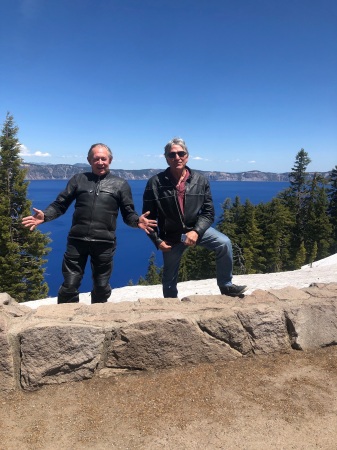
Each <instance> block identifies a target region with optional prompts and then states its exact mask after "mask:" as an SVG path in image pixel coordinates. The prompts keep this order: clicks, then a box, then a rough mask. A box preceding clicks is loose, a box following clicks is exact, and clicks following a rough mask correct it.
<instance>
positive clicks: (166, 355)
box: [0, 283, 337, 390]
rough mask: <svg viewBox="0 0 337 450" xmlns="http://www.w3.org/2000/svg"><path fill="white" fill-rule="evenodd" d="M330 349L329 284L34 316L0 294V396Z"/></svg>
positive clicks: (56, 308) (334, 327)
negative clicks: (49, 386) (111, 377)
mask: <svg viewBox="0 0 337 450" xmlns="http://www.w3.org/2000/svg"><path fill="white" fill-rule="evenodd" d="M336 344H337V283H330V284H315V285H312V286H310V287H309V288H304V289H295V288H290V287H289V288H284V289H279V290H269V291H262V290H258V291H254V292H253V294H252V295H249V296H246V297H245V298H244V299H231V298H230V297H224V296H221V295H215V296H214V295H213V296H204V295H199V296H198V295H195V296H191V297H185V298H184V299H182V300H181V301H180V300H177V299H163V298H158V299H140V300H138V301H137V302H122V303H105V304H95V305H85V304H81V303H77V304H68V305H67V304H66V305H49V306H40V307H39V308H38V309H36V310H32V309H30V308H29V307H27V306H25V305H24V304H19V303H17V302H16V301H15V300H13V299H12V298H11V297H10V296H9V295H8V294H0V389H1V390H13V389H25V390H35V389H38V388H39V387H41V386H43V385H47V384H58V383H65V382H71V381H80V380H84V379H88V378H92V377H95V376H102V375H103V374H104V375H105V376H108V375H110V374H113V373H116V372H117V373H119V372H120V373H122V372H125V371H137V370H138V371H140V370H154V369H163V368H167V367H173V366H182V365H188V364H200V363H205V362H207V363H215V362H224V361H229V360H232V359H234V358H242V357H252V356H258V355H260V354H265V353H274V352H291V351H301V350H302V351H306V350H310V349H317V348H320V347H326V346H329V345H336Z"/></svg>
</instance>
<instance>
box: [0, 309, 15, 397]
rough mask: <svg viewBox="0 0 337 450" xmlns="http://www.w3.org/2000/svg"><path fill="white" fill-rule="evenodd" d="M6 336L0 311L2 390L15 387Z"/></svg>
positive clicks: (11, 358)
mask: <svg viewBox="0 0 337 450" xmlns="http://www.w3.org/2000/svg"><path fill="white" fill-rule="evenodd" d="M8 338H9V336H8V327H7V320H6V318H5V317H4V315H3V314H1V313H0V390H3V391H7V390H8V391H9V390H12V389H14V388H15V378H14V364H13V355H12V350H11V346H10V344H9V340H8Z"/></svg>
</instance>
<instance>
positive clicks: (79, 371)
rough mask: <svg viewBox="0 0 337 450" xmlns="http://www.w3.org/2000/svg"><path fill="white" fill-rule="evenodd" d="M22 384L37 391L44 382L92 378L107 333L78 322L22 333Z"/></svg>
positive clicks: (43, 327) (41, 327) (52, 382)
mask: <svg viewBox="0 0 337 450" xmlns="http://www.w3.org/2000/svg"><path fill="white" fill-rule="evenodd" d="M20 341H21V385H22V387H23V388H24V389H28V390H33V389H36V388H38V387H39V386H42V385H44V384H54V383H63V382H68V381H77V380H83V379H86V378H91V377H92V376H93V374H94V372H95V370H96V367H97V365H98V363H99V361H100V357H101V353H102V349H103V341H104V333H103V331H102V330H101V329H99V328H96V327H91V326H80V325H76V324H70V325H60V324H59V325H55V324H49V325H48V324H46V325H44V326H43V325H40V326H36V327H33V328H27V329H25V330H24V331H22V332H21V333H20Z"/></svg>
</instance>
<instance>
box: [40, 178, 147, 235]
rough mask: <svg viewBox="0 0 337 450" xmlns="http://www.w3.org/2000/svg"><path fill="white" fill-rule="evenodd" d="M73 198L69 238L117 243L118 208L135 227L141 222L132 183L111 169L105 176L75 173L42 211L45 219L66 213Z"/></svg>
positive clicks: (52, 218) (46, 220)
mask: <svg viewBox="0 0 337 450" xmlns="http://www.w3.org/2000/svg"><path fill="white" fill-rule="evenodd" d="M74 200H75V211H74V214H73V221H72V225H71V228H70V231H69V235H68V237H69V238H73V239H82V240H89V241H102V242H114V241H115V238H116V235H115V231H116V221H117V216H118V211H119V210H120V211H121V214H122V217H123V220H124V222H125V223H126V224H127V225H129V226H131V227H133V228H136V227H137V225H138V220H139V216H138V214H137V213H136V212H135V208H134V204H133V199H132V194H131V189H130V186H129V184H128V183H127V182H126V181H125V180H123V179H122V178H119V177H116V176H114V175H112V174H111V172H108V173H107V174H106V175H104V176H102V177H99V176H97V175H95V174H93V173H90V172H88V173H79V174H76V175H74V176H73V177H72V178H71V179H70V180H69V182H68V184H67V187H66V188H65V190H64V191H62V192H61V193H60V194H59V195H58V197H57V199H56V200H55V201H54V202H53V203H51V204H50V205H49V206H48V207H47V208H46V209H45V211H43V212H44V215H45V222H49V221H51V220H54V219H56V218H57V217H59V216H60V215H62V214H64V213H65V212H66V211H67V209H68V207H69V206H70V204H71V203H72V202H73V201H74Z"/></svg>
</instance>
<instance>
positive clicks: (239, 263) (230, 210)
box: [217, 196, 246, 275]
mask: <svg viewBox="0 0 337 450" xmlns="http://www.w3.org/2000/svg"><path fill="white" fill-rule="evenodd" d="M222 209H223V213H222V215H221V217H220V221H219V223H218V224H217V229H218V230H219V231H220V232H221V233H224V234H225V235H226V236H228V237H229V239H230V240H231V242H232V247H233V273H234V274H236V275H238V274H243V273H246V268H245V259H244V256H243V254H244V252H243V248H242V245H241V244H240V239H239V230H240V228H241V227H242V224H243V216H244V206H243V205H242V203H241V201H240V197H238V196H236V197H235V200H234V203H233V204H232V202H231V199H230V198H227V199H226V200H225V202H224V203H223V205H222Z"/></svg>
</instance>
